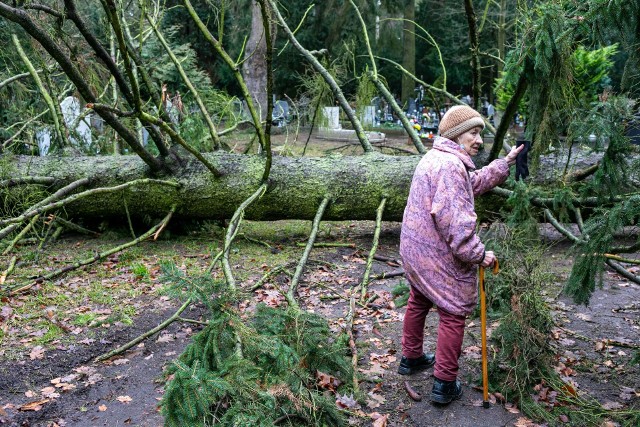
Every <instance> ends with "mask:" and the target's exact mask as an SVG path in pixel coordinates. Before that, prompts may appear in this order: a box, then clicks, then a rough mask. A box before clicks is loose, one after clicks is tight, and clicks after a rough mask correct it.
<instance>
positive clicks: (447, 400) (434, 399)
mask: <svg viewBox="0 0 640 427" xmlns="http://www.w3.org/2000/svg"><path fill="white" fill-rule="evenodd" d="M460 398H462V389H460V394H459V395H457V396H452V397H445V396H442V395H438V394H433V393H431V401H432V402H434V403H439V404H440V405H446V404H447V403H451V402H453V401H454V400H458V399H460Z"/></svg>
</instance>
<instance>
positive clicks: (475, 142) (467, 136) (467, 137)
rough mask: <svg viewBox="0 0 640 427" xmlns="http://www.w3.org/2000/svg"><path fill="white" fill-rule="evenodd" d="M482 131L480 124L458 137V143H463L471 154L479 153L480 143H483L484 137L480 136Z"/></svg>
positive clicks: (465, 149)
mask: <svg viewBox="0 0 640 427" xmlns="http://www.w3.org/2000/svg"><path fill="white" fill-rule="evenodd" d="M481 131H482V128H481V127H480V126H476V127H474V128H473V129H471V130H468V131H466V132H465V133H463V134H462V135H460V136H459V137H458V138H457V142H458V144H460V145H462V147H463V148H464V151H466V152H467V154H469V155H470V156H475V155H476V154H478V150H479V149H480V145H482V137H480V132H481Z"/></svg>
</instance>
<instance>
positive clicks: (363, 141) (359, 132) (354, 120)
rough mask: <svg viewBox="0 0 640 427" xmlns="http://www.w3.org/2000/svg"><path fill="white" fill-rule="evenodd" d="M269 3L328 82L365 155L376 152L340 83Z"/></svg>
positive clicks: (300, 50)
mask: <svg viewBox="0 0 640 427" xmlns="http://www.w3.org/2000/svg"><path fill="white" fill-rule="evenodd" d="M269 2H270V3H271V7H272V9H273V13H274V14H275V16H276V18H277V20H278V22H279V23H280V26H281V27H282V28H283V29H284V31H285V33H286V34H287V36H288V37H289V40H290V41H291V44H292V45H293V46H295V48H296V49H297V50H298V51H299V52H300V53H301V54H302V56H304V57H305V59H306V60H307V61H309V63H310V64H311V65H312V66H313V68H314V69H315V70H316V71H317V72H318V73H319V74H320V75H321V76H322V78H323V79H324V80H325V81H326V82H327V84H328V85H329V87H330V88H331V91H332V92H333V96H335V97H336V99H337V100H338V103H339V104H340V106H341V107H342V110H343V111H344V113H345V114H346V115H347V117H348V118H349V121H350V122H351V124H352V125H353V128H354V130H355V131H356V136H357V137H358V140H359V141H360V145H362V148H363V149H364V151H365V153H369V152H372V151H374V150H373V146H372V145H371V143H370V142H369V139H368V138H367V135H366V133H365V132H364V128H363V127H362V124H361V123H360V120H359V119H358V117H357V116H356V115H355V114H354V112H353V110H352V109H351V106H350V105H349V103H348V102H347V99H346V98H345V96H344V93H343V92H342V89H340V86H338V83H337V82H336V81H335V79H334V78H333V76H332V75H331V73H329V71H327V69H326V68H325V67H324V66H323V65H322V64H321V63H320V61H318V60H317V59H316V57H315V56H313V55H311V53H309V51H308V50H307V49H305V48H304V47H303V46H302V45H301V44H300V42H299V41H298V39H296V36H295V34H293V32H292V31H291V29H290V28H289V26H288V25H287V22H286V21H285V20H284V18H283V17H282V15H281V14H280V10H279V9H278V6H277V5H276V2H275V0H269Z"/></svg>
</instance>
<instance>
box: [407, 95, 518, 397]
mask: <svg viewBox="0 0 640 427" xmlns="http://www.w3.org/2000/svg"><path fill="white" fill-rule="evenodd" d="M483 128H484V121H483V119H482V117H481V116H480V114H479V113H478V112H477V111H475V110H474V109H472V108H471V107H468V106H466V105H463V106H455V107H452V108H451V109H450V110H449V111H447V113H446V114H445V115H444V117H443V118H442V121H441V122H440V126H439V128H438V130H439V132H440V136H439V137H438V138H436V140H435V142H434V144H433V149H432V150H430V151H429V152H428V153H427V154H426V155H425V156H424V157H423V158H422V160H421V161H420V163H419V164H418V167H417V168H416V171H415V173H414V175H413V181H412V182H411V190H410V192H409V200H408V203H407V207H406V209H405V211H404V219H403V221H402V232H401V236H400V255H401V256H402V260H403V263H404V270H405V274H406V277H407V280H408V281H409V284H410V288H411V290H410V295H409V302H408V304H407V310H406V314H405V316H404V323H403V330H402V359H401V361H400V367H399V369H398V372H399V373H400V374H402V375H409V374H412V373H414V372H417V371H419V370H422V369H426V368H430V367H431V366H433V365H435V368H434V373H433V374H434V376H435V381H434V384H433V389H432V391H431V400H432V401H434V402H437V403H442V404H445V403H449V402H451V401H452V400H455V399H459V398H460V397H461V396H462V387H461V385H460V381H459V380H458V379H457V375H458V358H459V357H460V353H461V350H462V338H463V335H464V325H465V317H466V316H467V315H469V314H470V313H471V312H472V311H473V308H474V307H475V305H476V300H477V295H478V291H477V284H476V274H477V270H478V265H482V266H484V267H489V266H491V265H493V263H494V262H495V260H496V257H495V255H494V254H493V252H491V251H486V250H485V247H484V244H483V243H482V242H481V241H480V239H479V238H478V235H477V234H476V213H475V210H474V202H473V198H474V196H477V195H480V194H482V193H484V192H486V191H489V190H490V189H491V188H493V187H495V186H496V185H499V184H501V183H502V182H504V181H505V180H506V179H507V177H508V175H509V166H511V165H513V164H514V163H515V160H516V156H517V154H518V153H519V152H520V150H522V146H520V147H518V148H513V149H512V150H511V152H510V153H509V154H508V155H507V156H506V157H505V158H504V159H497V160H494V161H493V162H491V163H490V164H489V165H487V166H485V167H484V168H482V169H480V170H475V169H476V168H475V165H474V164H473V161H472V160H471V156H475V155H476V154H478V149H479V148H480V145H482V138H481V137H480V132H481V131H482V129H483ZM434 305H435V306H436V307H437V310H438V315H439V317H440V322H439V324H438V340H437V344H436V353H435V355H434V354H425V353H424V350H423V348H422V345H423V341H424V324H425V318H426V316H427V314H428V312H429V310H430V309H431V308H432V307H433V306H434Z"/></svg>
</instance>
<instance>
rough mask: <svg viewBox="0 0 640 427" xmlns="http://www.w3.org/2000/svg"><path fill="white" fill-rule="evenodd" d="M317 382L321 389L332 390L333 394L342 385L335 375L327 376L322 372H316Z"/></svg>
mask: <svg viewBox="0 0 640 427" xmlns="http://www.w3.org/2000/svg"><path fill="white" fill-rule="evenodd" d="M316 380H318V385H319V386H320V387H321V388H324V389H327V390H331V391H333V392H335V391H336V389H337V388H338V387H339V386H340V384H342V382H341V381H340V380H339V379H337V378H336V377H334V376H333V375H329V374H325V373H324V372H321V371H316Z"/></svg>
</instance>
